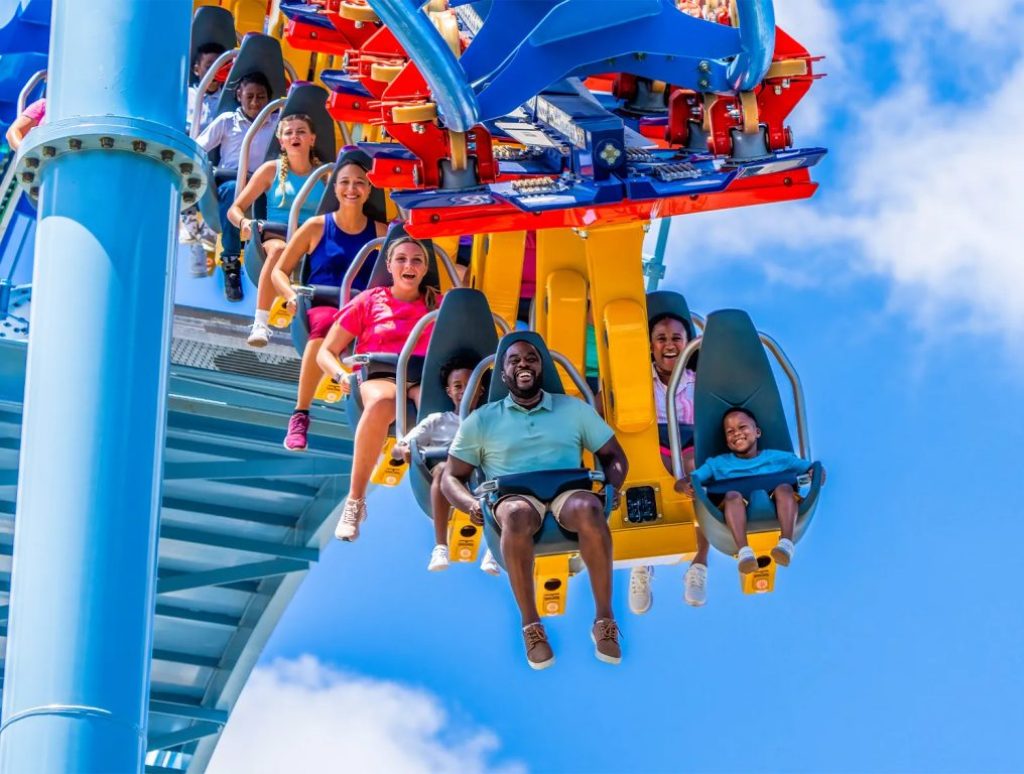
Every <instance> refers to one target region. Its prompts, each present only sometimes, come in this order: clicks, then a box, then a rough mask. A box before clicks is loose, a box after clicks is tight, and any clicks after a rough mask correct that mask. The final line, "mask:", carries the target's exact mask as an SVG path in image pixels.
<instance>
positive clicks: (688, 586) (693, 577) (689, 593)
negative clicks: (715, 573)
mask: <svg viewBox="0 0 1024 774" xmlns="http://www.w3.org/2000/svg"><path fill="white" fill-rule="evenodd" d="M683 585H684V588H685V591H684V592H683V599H684V600H686V604H688V605H692V606H693V607H701V606H702V605H703V604H704V603H705V602H706V601H707V599H708V594H707V586H708V568H707V567H706V566H705V565H703V564H691V565H690V567H689V568H688V569H687V570H686V575H684V576H683Z"/></svg>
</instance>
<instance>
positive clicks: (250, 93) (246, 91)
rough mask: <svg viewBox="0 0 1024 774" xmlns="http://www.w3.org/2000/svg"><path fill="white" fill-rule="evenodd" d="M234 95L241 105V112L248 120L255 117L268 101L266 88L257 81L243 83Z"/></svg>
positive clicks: (268, 96)
mask: <svg viewBox="0 0 1024 774" xmlns="http://www.w3.org/2000/svg"><path fill="white" fill-rule="evenodd" d="M236 96H237V97H238V104H239V105H241V106H242V112H243V113H245V116H246V118H248V119H249V120H250V121H251V120H253V119H254V118H256V116H258V115H259V114H260V111H261V110H263V108H265V107H266V106H267V103H268V102H269V101H270V95H268V94H267V90H266V88H265V87H264V86H263V85H261V84H259V83H247V84H245V85H244V86H242V87H241V88H239V90H238V92H237V94H236Z"/></svg>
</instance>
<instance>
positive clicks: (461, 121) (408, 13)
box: [370, 0, 480, 132]
mask: <svg viewBox="0 0 1024 774" xmlns="http://www.w3.org/2000/svg"><path fill="white" fill-rule="evenodd" d="M370 6H371V7H372V8H373V10H374V11H375V12H376V14H377V15H378V16H379V17H380V19H381V21H382V22H384V24H386V25H387V27H388V29H389V30H391V32H392V34H394V36H395V37H396V38H397V39H398V42H399V43H401V44H402V47H403V48H404V49H405V50H406V53H408V54H409V57H410V58H411V59H412V60H413V61H414V62H415V63H416V66H417V67H418V68H419V69H420V72H421V73H423V77H424V78H425V79H426V81H427V84H428V85H429V86H430V90H431V92H432V93H433V96H434V101H435V102H436V103H437V111H438V114H439V115H440V116H441V118H442V119H443V120H444V123H445V126H447V127H448V128H449V129H453V130H454V131H456V132H466V131H469V130H470V129H471V128H472V127H473V126H475V125H476V124H478V123H480V121H479V115H480V111H479V108H478V106H477V101H476V95H475V94H474V93H473V89H472V87H471V86H470V85H469V82H468V81H467V80H466V74H465V73H464V72H463V71H462V67H461V66H460V65H459V62H458V60H457V59H456V58H455V56H454V55H453V54H452V52H451V49H449V48H448V44H447V43H445V42H444V40H443V39H442V38H441V36H440V35H439V34H438V32H437V30H436V29H435V28H434V25H433V24H431V23H430V20H429V19H428V18H427V16H426V14H424V13H422V12H421V11H420V10H419V9H418V7H417V6H416V5H412V4H410V3H408V2H406V0H370Z"/></svg>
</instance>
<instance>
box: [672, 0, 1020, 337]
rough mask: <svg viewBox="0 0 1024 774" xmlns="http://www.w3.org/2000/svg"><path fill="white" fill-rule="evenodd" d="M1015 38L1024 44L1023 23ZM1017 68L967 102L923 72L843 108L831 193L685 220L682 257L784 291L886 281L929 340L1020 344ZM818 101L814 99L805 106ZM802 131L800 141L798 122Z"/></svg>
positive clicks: (679, 232)
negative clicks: (975, 337) (757, 266)
mask: <svg viewBox="0 0 1024 774" xmlns="http://www.w3.org/2000/svg"><path fill="white" fill-rule="evenodd" d="M982 4H984V3H982ZM964 5H967V4H964ZM1001 5H1002V6H1003V7H1004V10H1007V11H1008V10H1009V3H1008V2H1005V0H1003V2H1001ZM972 7H973V6H972ZM949 8H953V4H952V3H950V4H949ZM918 10H919V7H915V8H913V9H910V12H911V13H914V12H917V11H918ZM950 12H951V13H952V11H950ZM957 18H958V19H959V17H957ZM999 18H1003V19H1006V18H1008V14H1003V16H1001V17H999ZM989 21H990V22H992V23H995V20H994V19H990V20H989ZM950 23H952V22H950ZM963 23H966V22H963ZM947 31H948V30H947ZM1016 31H1017V36H1018V40H1019V39H1020V38H1021V37H1024V23H1019V24H1017V26H1016ZM993 34H998V35H1000V36H1006V34H1007V32H1006V30H1005V29H1003V30H1001V31H1000V32H998V33H993ZM1016 56H1017V57H1018V58H1017V59H1015V60H1014V59H1009V60H1008V61H1006V62H1004V63H1003V67H1002V68H1001V69H1002V71H1003V75H1002V76H1001V77H1000V78H999V79H997V80H994V81H992V80H989V81H985V82H984V83H982V84H979V86H982V85H984V86H987V87H988V89H987V90H983V89H981V88H978V89H975V90H973V92H972V93H971V95H970V96H968V97H965V98H961V99H956V100H954V99H951V95H950V94H949V93H942V91H941V89H936V88H934V86H933V85H932V84H929V83H928V80H927V78H926V77H925V75H924V74H923V73H922V72H921V71H917V72H912V73H910V74H908V76H907V78H906V79H905V80H903V81H900V82H897V83H896V84H895V85H894V86H893V87H892V88H891V89H890V90H889V91H888V93H887V94H886V95H884V96H875V97H871V96H870V94H863V95H862V99H861V100H860V101H859V102H857V103H854V104H852V105H847V106H846V110H847V111H848V115H847V118H850V117H851V114H852V117H853V118H854V119H855V120H854V121H853V124H852V126H853V128H852V130H851V131H849V132H848V133H847V134H845V135H836V136H835V137H833V138H832V139H833V142H834V145H833V147H832V148H831V155H830V157H829V159H828V162H827V163H828V164H830V165H831V166H832V167H833V169H834V170H836V172H837V174H836V175H834V179H833V180H832V181H831V182H830V183H829V185H830V189H829V190H827V191H824V192H822V193H819V195H818V197H817V198H815V199H812V200H810V201H809V202H802V203H799V204H790V205H772V206H769V207H760V208H755V209H750V210H746V211H745V212H744V213H743V214H742V216H740V215H739V213H737V212H735V211H733V212H728V211H727V212H725V213H720V214H714V215H708V216H703V215H702V216H700V220H699V221H696V222H694V221H688V222H687V225H689V224H690V223H691V222H694V223H695V224H696V223H699V224H700V225H701V227H702V228H700V229H693V228H685V227H684V228H679V229H676V230H674V232H673V233H674V236H676V237H677V238H680V239H681V240H682V239H683V238H685V245H686V246H685V248H682V249H684V250H685V252H686V254H688V255H692V254H701V253H709V252H710V253H711V254H718V255H724V256H727V257H733V258H747V259H752V260H756V261H757V262H759V263H762V264H765V265H766V277H767V278H768V279H772V280H774V281H779V282H784V283H787V284H801V283H802V282H806V281H807V279H808V278H809V277H813V276H815V275H817V276H818V277H819V278H820V280H821V281H822V282H824V281H828V282H835V281H836V276H837V274H838V275H839V276H840V277H842V276H843V275H845V276H846V277H849V274H850V271H851V270H852V271H853V272H860V273H868V274H873V275H881V276H884V277H887V278H889V279H890V280H891V282H892V287H893V301H894V302H895V303H896V304H897V305H898V306H900V307H902V308H905V309H909V310H910V311H911V313H912V314H913V315H914V317H915V318H916V319H917V321H918V322H919V323H920V324H921V326H922V327H924V328H931V327H932V326H933V324H934V323H935V322H936V321H938V320H942V321H944V322H946V323H947V324H950V325H952V327H954V328H958V327H959V328H966V329H971V330H975V331H980V330H984V331H995V332H999V333H1002V334H1004V335H1006V336H1007V338H1008V339H1009V338H1015V334H1018V333H1020V332H1024V293H1021V292H1020V288H1022V287H1024V236H1022V229H1021V221H1022V219H1024V218H1022V215H1021V204H1022V202H1024V183H1022V178H1024V175H1022V174H1021V173H1022V171H1024V165H1022V162H1021V160H1020V155H1019V148H1020V143H1019V139H1018V138H1019V134H1020V127H1021V126H1022V125H1024V101H1022V100H1021V99H1020V97H1019V95H1020V94H1021V93H1024V57H1020V54H1019V52H1018V53H1017V55H1016ZM853 77H855V74H853V73H851V78H853ZM864 86H865V87H866V86H867V84H864ZM815 99H817V94H816V91H815V90H812V91H811V93H810V94H809V95H808V97H807V100H809V101H813V100H815ZM794 123H795V124H796V125H797V129H798V130H799V128H800V122H799V117H796V118H795V119H794ZM818 176H820V174H819V175H818ZM740 218H742V220H739V219H740ZM737 222H742V224H743V227H742V228H737ZM809 255H810V256H814V257H813V258H808V256H809ZM809 261H810V262H811V263H812V264H813V265H810V266H809V265H808V262H809ZM812 270H813V271H812ZM676 276H678V275H676Z"/></svg>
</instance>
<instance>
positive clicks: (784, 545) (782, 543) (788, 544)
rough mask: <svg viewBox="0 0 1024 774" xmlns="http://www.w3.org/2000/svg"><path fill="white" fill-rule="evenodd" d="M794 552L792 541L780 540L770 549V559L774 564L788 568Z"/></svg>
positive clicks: (794, 547)
mask: <svg viewBox="0 0 1024 774" xmlns="http://www.w3.org/2000/svg"><path fill="white" fill-rule="evenodd" d="M795 551H796V546H794V545H793V541H792V540H790V539H789V538H781V539H780V540H779V542H778V545H776V546H775V548H773V549H772V559H774V560H775V563H776V564H778V565H781V566H782V567H789V563H790V562H791V561H793V554H794V552H795Z"/></svg>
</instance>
